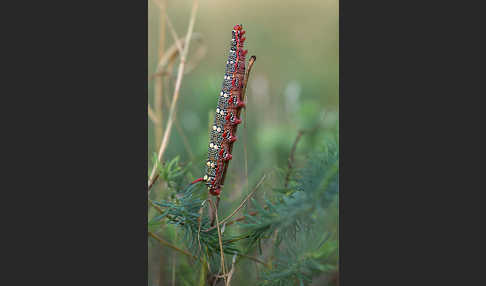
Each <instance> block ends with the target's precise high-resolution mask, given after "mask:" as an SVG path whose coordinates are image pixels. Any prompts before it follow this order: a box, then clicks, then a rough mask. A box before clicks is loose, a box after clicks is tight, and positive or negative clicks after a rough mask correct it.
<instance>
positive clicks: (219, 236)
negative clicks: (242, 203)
mask: <svg viewBox="0 0 486 286" xmlns="http://www.w3.org/2000/svg"><path fill="white" fill-rule="evenodd" d="M209 203H211V204H214V203H213V201H212V200H209ZM213 207H214V209H215V210H216V212H215V215H216V227H217V228H218V240H219V252H220V254H221V269H222V271H223V275H226V267H225V265H224V252H223V241H222V238H221V230H220V229H219V220H218V210H217V208H216V206H213ZM224 283H225V285H226V284H227V280H226V277H224Z"/></svg>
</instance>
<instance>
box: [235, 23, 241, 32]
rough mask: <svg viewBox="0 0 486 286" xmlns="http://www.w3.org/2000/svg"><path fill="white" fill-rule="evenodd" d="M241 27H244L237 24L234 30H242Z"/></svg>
mask: <svg viewBox="0 0 486 286" xmlns="http://www.w3.org/2000/svg"><path fill="white" fill-rule="evenodd" d="M241 28H242V27H241V25H238V24H237V25H235V26H234V27H233V30H237V31H239V30H241Z"/></svg>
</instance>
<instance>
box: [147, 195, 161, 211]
mask: <svg viewBox="0 0 486 286" xmlns="http://www.w3.org/2000/svg"><path fill="white" fill-rule="evenodd" d="M148 202H149V203H150V205H151V206H152V207H153V208H154V209H156V210H157V211H158V212H159V213H161V214H163V213H164V211H163V210H162V209H161V208H160V207H159V206H158V205H156V204H155V203H154V202H153V201H152V200H151V199H148Z"/></svg>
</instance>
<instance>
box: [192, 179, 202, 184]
mask: <svg viewBox="0 0 486 286" xmlns="http://www.w3.org/2000/svg"><path fill="white" fill-rule="evenodd" d="M202 180H204V178H199V179H196V180H194V181H193V182H192V183H191V185H193V184H195V183H198V182H201V181H202Z"/></svg>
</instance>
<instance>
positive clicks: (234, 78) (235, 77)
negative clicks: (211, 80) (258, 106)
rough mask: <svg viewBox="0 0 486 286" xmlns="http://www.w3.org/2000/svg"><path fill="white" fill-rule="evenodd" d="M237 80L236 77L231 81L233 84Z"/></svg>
mask: <svg viewBox="0 0 486 286" xmlns="http://www.w3.org/2000/svg"><path fill="white" fill-rule="evenodd" d="M235 81H236V77H234V78H233V80H232V81H231V85H235Z"/></svg>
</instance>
